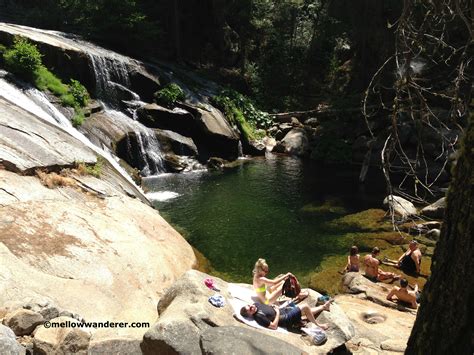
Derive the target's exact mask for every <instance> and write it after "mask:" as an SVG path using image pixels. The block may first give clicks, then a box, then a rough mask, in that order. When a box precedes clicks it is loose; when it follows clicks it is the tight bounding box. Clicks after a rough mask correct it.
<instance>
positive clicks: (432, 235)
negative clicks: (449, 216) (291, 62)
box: [426, 228, 441, 241]
mask: <svg viewBox="0 0 474 355" xmlns="http://www.w3.org/2000/svg"><path fill="white" fill-rule="evenodd" d="M440 236H441V231H440V230H439V229H436V228H434V229H432V230H430V231H429V232H428V233H426V237H427V238H429V239H432V240H436V241H438V240H439V237H440Z"/></svg>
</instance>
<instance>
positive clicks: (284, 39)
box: [0, 0, 403, 111]
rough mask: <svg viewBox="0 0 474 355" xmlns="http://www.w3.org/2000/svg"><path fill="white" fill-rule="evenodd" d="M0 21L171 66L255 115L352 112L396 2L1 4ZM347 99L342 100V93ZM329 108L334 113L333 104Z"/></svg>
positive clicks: (48, 0)
mask: <svg viewBox="0 0 474 355" xmlns="http://www.w3.org/2000/svg"><path fill="white" fill-rule="evenodd" d="M0 6H1V7H2V14H1V15H0V16H3V17H4V18H7V19H8V18H13V19H14V20H15V22H22V23H24V24H28V25H30V26H36V27H40V28H48V29H57V30H62V31H65V32H72V33H78V34H80V35H83V36H85V37H86V38H89V39H92V40H94V41H97V42H100V43H102V44H104V45H106V46H109V47H113V48H114V49H116V50H118V51H120V52H124V53H127V54H130V55H132V56H135V57H138V58H144V59H146V58H151V57H153V58H160V59H163V60H173V61H178V62H180V63H183V64H186V65H188V66H190V67H192V68H193V69H198V70H200V71H202V72H203V73H204V74H205V73H206V72H207V73H208V74H209V75H210V76H211V78H212V79H216V80H218V81H221V82H224V83H227V84H229V85H231V86H232V87H233V88H234V89H237V90H238V91H240V92H242V93H244V94H247V95H249V96H251V97H253V98H254V99H255V100H256V101H257V103H258V104H259V106H260V107H261V108H262V109H265V110H268V111H283V110H294V109H311V108H314V107H316V105H317V104H319V103H321V102H325V101H329V102H331V100H332V101H334V98H337V100H336V101H338V102H339V101H341V99H342V100H345V101H348V102H350V103H353V104H355V105H356V106H357V105H359V104H360V95H358V93H361V92H363V91H364V90H365V89H366V87H367V85H368V84H369V81H370V79H371V77H372V75H373V74H374V73H375V71H376V70H377V68H378V67H379V66H380V65H381V64H382V63H383V62H384V60H385V59H386V58H387V57H388V55H389V54H390V53H392V52H393V48H394V38H395V37H394V33H393V29H392V28H391V24H394V23H395V22H396V20H397V19H398V17H399V16H400V13H401V11H402V7H403V3H402V2H400V1H393V0H384V1H375V0H364V1H355V2H354V1H348V0H334V1H325V0H321V1H314V0H282V1H269V0H228V1H224V0H187V1H183V0H181V1H180V0H172V1H170V0H158V1H155V0H92V1H89V0H81V1H79V0H60V1H56V0H44V1H41V2H38V1H34V0H14V1H13V0H0ZM349 93H350V94H349ZM338 102H336V104H337V103H338Z"/></svg>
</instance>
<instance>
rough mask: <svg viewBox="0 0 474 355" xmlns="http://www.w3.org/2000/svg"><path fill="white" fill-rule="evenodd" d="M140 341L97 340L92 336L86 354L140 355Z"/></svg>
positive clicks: (116, 338) (123, 339)
mask: <svg viewBox="0 0 474 355" xmlns="http://www.w3.org/2000/svg"><path fill="white" fill-rule="evenodd" d="M141 341H142V339H131V338H130V339H128V338H118V337H112V338H107V337H104V338H100V337H99V338H97V337H96V336H95V335H93V337H92V339H91V341H90V344H89V349H88V352H87V354H88V355H102V354H114V355H141V354H142V351H141V349H140V343H141Z"/></svg>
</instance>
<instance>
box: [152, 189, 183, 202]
mask: <svg viewBox="0 0 474 355" xmlns="http://www.w3.org/2000/svg"><path fill="white" fill-rule="evenodd" d="M179 196H181V195H180V194H179V193H177V192H173V191H157V192H150V193H148V194H146V197H148V199H149V200H151V201H159V202H163V201H168V200H172V199H174V198H176V197H179Z"/></svg>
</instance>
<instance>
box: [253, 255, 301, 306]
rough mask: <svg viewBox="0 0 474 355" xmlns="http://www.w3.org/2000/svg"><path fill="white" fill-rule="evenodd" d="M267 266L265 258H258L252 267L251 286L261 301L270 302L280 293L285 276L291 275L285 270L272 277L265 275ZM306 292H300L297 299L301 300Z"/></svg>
mask: <svg viewBox="0 0 474 355" xmlns="http://www.w3.org/2000/svg"><path fill="white" fill-rule="evenodd" d="M268 271H269V268H268V264H267V262H266V261H265V259H261V258H260V259H258V260H257V262H256V263H255V267H254V269H253V287H254V289H255V292H256V294H257V296H258V298H259V300H260V302H261V303H264V304H272V303H274V302H275V301H276V300H277V299H278V297H280V296H281V295H282V288H283V283H284V282H285V280H286V278H287V277H289V276H293V274H292V273H291V272H287V273H286V274H284V275H279V276H278V277H276V278H274V279H269V278H267V277H266V275H267V274H268ZM307 296H308V293H307V292H301V293H300V294H299V295H298V300H302V299H303V298H305V297H307Z"/></svg>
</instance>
